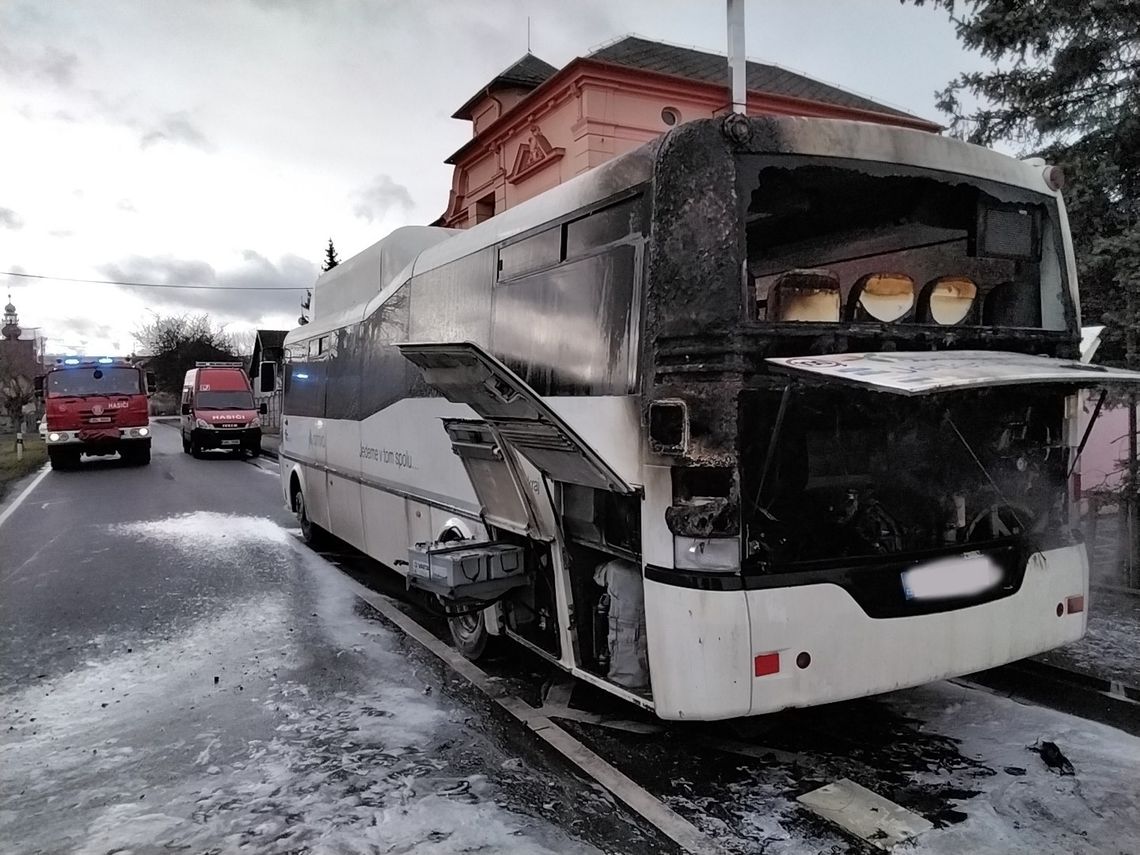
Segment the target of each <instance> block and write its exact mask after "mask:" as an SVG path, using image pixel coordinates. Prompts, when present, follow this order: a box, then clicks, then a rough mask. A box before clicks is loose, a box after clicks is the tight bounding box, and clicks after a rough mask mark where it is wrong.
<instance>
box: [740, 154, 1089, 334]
mask: <svg viewBox="0 0 1140 855" xmlns="http://www.w3.org/2000/svg"><path fill="white" fill-rule="evenodd" d="M738 181H739V185H740V192H741V196H742V199H743V202H744V205H745V210H744V217H745V234H746V241H747V252H748V268H749V272H750V274H751V278H752V282H753V296H754V305H753V308H752V314H753V318H752V319H753V320H758V321H766V322H789V321H791V322H833V323H861V322H887V323H898V324H925V325H933V326H982V327H1013V328H1028V329H1045V330H1065V329H1067V328H1068V325H1069V323H1070V319H1071V318H1072V317H1073V316H1074V313H1073V311H1072V307H1071V306H1070V305H1069V298H1068V296H1067V286H1066V282H1065V274H1064V269H1065V265H1064V256H1063V250H1062V239H1061V231H1060V227H1059V220H1058V212H1057V204H1056V201H1055V200H1054V199H1053V198H1052V197H1051V196H1047V195H1044V194H1038V193H1033V192H1030V191H1028V190H1023V189H1020V188H1017V187H1013V186H1009V185H1005V184H998V183H996V182H992V181H986V180H984V179H980V178H971V177H967V176H962V175H956V174H951V173H943V172H936V171H933V170H929V169H918V168H914V167H905V166H899V165H897V164H881V163H872V162H867V161H846V160H839V159H834V158H811V157H800V156H792V155H786V156H773V155H746V156H743V157H742V159H741V162H740V165H739V172H738ZM1074 323H1075V322H1074Z"/></svg>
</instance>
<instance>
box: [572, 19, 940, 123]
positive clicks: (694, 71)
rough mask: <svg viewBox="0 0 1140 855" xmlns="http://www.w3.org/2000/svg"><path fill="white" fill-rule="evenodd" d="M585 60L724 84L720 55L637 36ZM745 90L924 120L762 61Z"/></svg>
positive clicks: (725, 75)
mask: <svg viewBox="0 0 1140 855" xmlns="http://www.w3.org/2000/svg"><path fill="white" fill-rule="evenodd" d="M587 59H593V60H598V61H599V62H612V63H614V64H615V65H625V66H629V67H632V68H640V69H643V70H645V71H656V72H659V73H661V74H671V75H674V76H676V77H684V78H687V79H689V80H700V81H704V82H706V83H719V84H723V85H724V86H727V85H728V62H727V60H726V59H725V57H724V56H723V55H721V54H716V53H706V52H705V51H700V50H693V49H692V48H683V47H677V46H675V45H670V44H664V43H662V42H654V41H650V40H649V39H643V38H640V37H638V36H626V37H625V38H623V39H620V40H619V41H616V42H614V43H613V44H610V45H607V46H606V47H603V48H600V49H599V50H596V51H594V52H593V53H591V54H589V55H588V56H587ZM748 91H750V92H766V93H770V94H772V95H783V96H786V97H789V98H803V99H806V100H810V101H821V102H823V103H826V104H835V105H838V106H841V107H852V108H854V109H858V110H871V111H874V112H876V113H886V114H887V115H891V116H900V117H904V118H908V119H919V120H920V121H925V120H923V119H921V117H919V116H914V115H912V114H911V113H905V112H903V111H902V110H897V109H895V108H894V107H888V106H887V105H886V104H880V103H879V102H877V101H872V100H871V99H870V98H864V97H863V96H861V95H856V94H855V93H853V92H848V91H846V90H845V89H840V88H839V87H837V86H830V85H828V84H827V83H821V82H820V81H818V80H813V79H812V78H810V77H805V76H804V75H802V74H796V73H795V72H794V71H788V70H786V69H783V68H780V67H779V66H775V65H766V64H765V63H762V62H751V61H749V62H748Z"/></svg>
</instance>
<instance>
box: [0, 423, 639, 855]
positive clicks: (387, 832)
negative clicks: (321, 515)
mask: <svg viewBox="0 0 1140 855" xmlns="http://www.w3.org/2000/svg"><path fill="white" fill-rule="evenodd" d="M294 524H295V523H294V520H293V518H292V516H291V515H290V514H289V513H288V512H287V511H286V509H285V508H284V507H283V505H282V501H281V497H280V491H279V486H278V478H277V475H276V470H275V467H274V465H273V464H272V463H271V462H269V461H260V462H259V463H258V464H253V463H250V462H243V461H241V460H238V459H236V458H231V457H229V456H228V455H225V454H222V453H219V454H217V455H216V456H214V457H210V458H208V459H204V460H194V459H192V458H191V457H190V456H188V455H185V454H183V453H182V452H181V449H180V446H179V442H178V435H177V432H176V431H175V430H174V429H172V428H169V427H165V426H159V427H158V428H157V431H156V435H155V445H154V457H153V462H152V463H151V465H150V466H147V467H141V468H127V467H124V466H122V465H121V464H119V463H118V461H117V460H114V459H110V460H98V459H96V460H89V461H86V462H85V465H84V466H83V467H82V469H80V470H79V471H76V472H49V473H48V474H47V475H46V477H45V478H44V479H43V481H42V482H41V483H39V485H38V486H37V487H36V488H35V489H34V491H33V492H32V493H31V494H29V496H28V498H27V499H26V500H25V501H24V502H23V503H22V504H21V505H20V506H19V507H18V508H16V509H15V511H14V512H13V513H12V514H11V516H10V517H9V518H8V519H7V521H6V522H4V524H3V526H2V527H0V632H2V635H0V716H2V717H0V733H2V737H3V741H2V747H0V752H2V753H0V851H3V852H5V853H16V852H52V853H55V852H93V853H107V852H121V851H134V852H152V851H169V850H174V851H188V852H230V851H239V850H240V851H255V852H307V851H314V852H316V851H320V852H326V851H327V852H373V851H385V852H389V851H391V852H410V851H413V850H414V851H415V852H416V853H432V852H439V853H444V852H448V853H450V852H455V851H460V850H463V851H475V850H481V851H511V852H514V851H517V852H526V853H536V852H578V851H581V852H593V851H597V850H596V849H595V846H594V845H593V844H598V845H599V846H602V847H604V849H605V851H618V852H640V851H647V850H650V849H652V850H654V851H656V850H657V849H658V845H659V842H658V841H656V839H655V838H654V837H653V832H652V831H647V832H643V830H642V829H641V828H639V827H638V825H637V824H636V823H635V822H634V821H633V820H632V819H631V818H630V815H628V814H627V812H626V811H625V809H624V808H622V807H619V806H617V805H616V803H615V802H614V801H613V799H612V798H610V797H609V796H607V795H606V794H604V793H599V792H598V791H597V789H596V788H593V787H591V786H588V785H586V784H585V783H584V782H583V781H582V780H580V779H579V778H577V777H575V776H573V775H570V774H569V773H568V772H567V771H566V770H565V769H564V768H560V767H558V766H557V764H553V763H552V762H551V760H550V758H548V757H547V756H546V755H544V754H542V753H540V752H539V751H537V749H535V748H534V747H528V746H527V744H526V740H520V739H519V734H517V733H515V732H513V731H512V730H511V729H510V728H509V727H508V726H507V725H505V724H503V723H502V722H500V721H499V720H498V719H497V718H496V716H495V715H494V714H492V713H490V712H489V711H487V710H485V709H480V708H479V706H478V704H477V702H476V701H475V700H474V699H472V698H470V697H469V696H468V692H467V691H466V690H465V689H464V687H463V686H462V684H461V681H457V680H456V679H455V678H454V676H453V675H451V674H449V673H446V672H445V671H444V670H443V669H442V668H441V667H440V666H439V665H438V663H436V661H435V660H434V659H432V658H431V657H430V656H427V655H426V654H424V653H422V651H420V650H418V649H417V648H416V646H415V645H414V644H412V643H411V642H408V641H407V640H406V639H404V637H403V636H402V635H401V634H399V633H398V632H396V631H394V630H393V629H391V628H390V627H389V626H387V625H385V624H384V623H383V622H381V621H379V620H378V618H377V616H376V615H375V613H372V614H369V613H368V609H367V607H365V606H363V605H362V604H361V603H360V602H359V601H358V600H357V599H356V598H355V597H354V596H353V594H352V593H351V591H350V590H349V589H348V588H347V587H346V584H347V583H346V582H345V577H344V576H343V575H341V574H340V572H339V571H337V570H336V569H335V568H333V567H332V566H331V565H329V564H328V563H327V562H325V561H324V560H323V559H322V558H320V557H319V556H317V555H315V554H313V553H312V552H311V551H310V550H308V549H307V548H306V547H304V546H303V545H301V544H300V543H299V542H298V541H297V538H296V534H295V532H294V531H293V526H294ZM647 835H649V836H647Z"/></svg>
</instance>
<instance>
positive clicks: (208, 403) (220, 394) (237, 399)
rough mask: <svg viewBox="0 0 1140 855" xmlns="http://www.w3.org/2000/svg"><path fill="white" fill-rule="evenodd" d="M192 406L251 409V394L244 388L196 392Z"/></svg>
mask: <svg viewBox="0 0 1140 855" xmlns="http://www.w3.org/2000/svg"><path fill="white" fill-rule="evenodd" d="M194 406H195V407H196V408H197V409H199V410H252V409H253V395H252V394H250V392H249V391H248V390H245V389H234V390H219V391H212V390H211V391H209V392H198V397H197V400H196V401H195V403H194Z"/></svg>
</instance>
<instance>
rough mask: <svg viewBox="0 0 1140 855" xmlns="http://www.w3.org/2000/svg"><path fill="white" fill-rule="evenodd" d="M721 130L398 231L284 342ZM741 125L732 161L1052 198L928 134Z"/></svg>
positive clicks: (788, 123)
mask: <svg viewBox="0 0 1140 855" xmlns="http://www.w3.org/2000/svg"><path fill="white" fill-rule="evenodd" d="M723 121H724V119H723V118H714V119H700V120H697V121H694V122H689V123H686V124H683V125H680V126H678V127H677V128H674V129H673V130H671V131H669V132H668V133H666V134H664V135H663V136H661V137H658V138H656V139H654V140H651V141H650V142H648V143H646V144H645V145H643V146H641V147H639V148H636V149H634V150H633V151H630V152H627V153H625V154H623V155H620V156H618V157H615V158H613V159H612V160H609V161H607V162H606V163H603V164H602V165H600V166H597V167H594V168H593V169H591V170H589V171H587V172H585V173H583V174H581V175H577V176H575V177H574V178H572V179H570V180H569V181H566V182H564V183H562V184H559V185H557V186H555V187H553V188H551V189H550V190H547V191H546V192H545V193H541V194H539V195H538V196H535V197H533V198H531V199H528V200H526V201H525V202H522V203H520V204H519V205H516V206H515V207H513V208H509V209H507V210H506V211H504V212H502V213H501V214H497V215H495V216H494V217H492V218H491V219H490V220H487V221H485V222H483V223H480V224H478V225H476V226H473V227H471V228H470V229H465V230H452V229H442V228H434V227H430V226H406V227H403V228H400V229H397V230H396V231H394V232H392V233H391V234H389V235H388V236H387V237H385V238H383V239H382V240H380V241H377V242H376V243H375V244H373V245H372V246H370V247H368V248H367V249H365V250H363V251H362V252H360V253H358V254H357V255H355V256H353V257H352V258H350V259H348V260H347V261H344V262H342V263H341V264H339V265H338V266H337V267H334V268H333V269H332V270H331V271H329V272H328V273H325V274H324V275H323V276H322V277H321V278H320V279H318V280H317V285H316V288H315V290H314V294H313V314H312V317H311V319H310V322H309V324H308V325H306V326H302V327H297V328H295V329H294V330H292V331H291V332H290V333H289V335H288V336H287V337H286V342H287V343H289V342H294V341H298V340H304V339H307V338H311V337H312V336H313V335H319V334H322V333H325V332H328V331H330V330H334V329H337V328H339V327H342V326H345V325H347V324H351V323H355V322H358V321H360V320H361V319H362V318H363V317H364V316H365V315H366V313H367V310H368V309H369V308H370V306H374V305H376V304H377V303H379V302H382V301H383V299H386V298H387V296H388V294H389V293H391V291H394V290H395V289H396V288H398V287H399V286H400V285H402V284H403V283H404V282H407V281H408V280H409V279H410V278H411V277H412V276H413V275H415V274H417V273H420V272H422V271H424V270H430V269H432V268H435V267H438V266H440V265H443V264H447V263H448V262H451V261H455V260H457V259H460V258H463V257H465V256H467V255H470V254H471V253H473V252H477V251H479V250H481V249H484V248H486V247H488V246H491V245H493V244H496V243H500V242H502V241H505V240H508V239H510V238H512V237H514V236H516V235H520V234H523V233H525V232H527V231H529V230H530V229H532V228H537V227H539V226H542V225H544V224H547V223H551V222H554V221H556V220H558V219H559V218H561V217H564V216H568V215H570V214H572V213H574V212H576V211H580V210H582V209H583V208H586V207H588V206H590V205H591V204H596V203H600V202H604V201H605V200H607V199H610V198H612V197H613V196H615V195H617V194H620V193H621V192H622V191H624V190H628V189H630V188H632V187H636V186H637V185H639V184H643V183H645V182H647V181H649V180H650V179H651V178H652V177H653V174H654V171H655V168H656V166H657V163H658V159H659V158H658V154H659V152H661V153H664V150H665V149H667V148H668V147H669V145H670V141H671V140H673V139H675V138H680V137H682V136H683V135H685V134H687V133H692V132H693V131H694V130H696V127H695V126H699V125H706V124H708V123H719V122H723ZM746 122H747V129H748V134H747V139H745V140H744V141H742V142H739V143H736V144H734V147H735V151H736V152H737V153H740V154H797V155H806V156H819V157H834V158H847V159H852V160H866V161H874V162H880V163H897V164H900V165H906V166H913V167H919V168H923V169H934V170H939V171H942V172H948V173H952V174H960V175H964V176H969V177H972V178H983V179H989V180H992V181H997V182H1000V183H1003V184H1010V185H1014V186H1017V187H1022V188H1025V189H1029V190H1032V191H1035V192H1039V193H1043V194H1047V195H1057V192H1056V191H1055V190H1054V189H1053V188H1051V187H1050V186H1049V185H1048V184H1047V182H1046V178H1045V174H1044V169H1043V164H1042V163H1040V162H1026V161H1021V160H1017V159H1016V158H1013V157H1009V156H1007V155H1004V154H1000V153H998V152H995V151H992V150H990V149H987V148H983V147H981V146H976V145H972V144H970V143H966V142H962V141H961V140H955V139H951V138H948V137H942V136H938V135H937V134H933V133H929V132H927V131H916V130H910V129H907V128H899V127H893V126H887V125H879V124H874V123H870V122H852V121H846V120H839V119H809V118H799V117H786V116H778V117H773V116H765V117H756V118H749V119H747V120H746Z"/></svg>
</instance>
